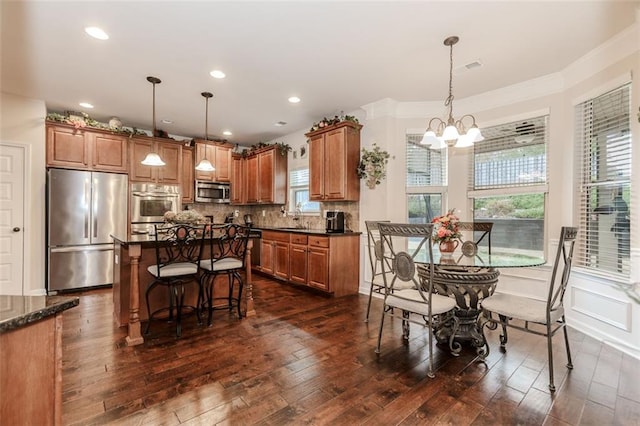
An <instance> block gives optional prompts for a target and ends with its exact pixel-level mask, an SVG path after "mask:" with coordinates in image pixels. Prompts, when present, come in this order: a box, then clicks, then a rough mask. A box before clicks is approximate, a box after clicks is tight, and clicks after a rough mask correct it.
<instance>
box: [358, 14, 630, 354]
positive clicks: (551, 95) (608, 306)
mask: <svg viewBox="0 0 640 426" xmlns="http://www.w3.org/2000/svg"><path fill="white" fill-rule="evenodd" d="M638 16H639V17H638V18H637V19H636V25H634V26H633V27H632V28H629V29H628V30H625V31H623V32H622V33H620V34H619V35H617V36H616V37H614V38H613V39H611V40H609V41H608V42H607V43H605V44H604V45H603V46H600V47H599V48H598V49H596V50H594V51H593V52H590V53H589V54H587V55H585V57H583V58H581V59H579V60H578V61H576V62H575V63H574V64H572V65H570V66H569V67H567V68H566V69H564V70H558V72H557V73H555V74H552V75H548V76H545V77H542V78H539V79H535V80H531V81H527V82H523V83H520V84H517V85H514V86H510V87H504V88H502V89H499V90H496V91H493V92H489V93H484V94H481V95H478V96H474V97H472V98H466V99H461V100H456V101H455V103H456V105H455V106H456V115H459V116H461V115H463V114H466V113H473V114H474V116H475V117H476V119H477V120H478V122H479V123H480V124H481V126H492V125H496V124H500V123H506V122H510V121H515V120H518V119H524V118H529V117H533V116H538V115H544V114H549V117H550V119H549V140H550V142H549V155H548V170H549V194H548V205H547V220H546V226H545V233H546V235H545V237H546V238H545V241H546V242H547V253H548V255H547V257H548V258H552V257H553V254H555V251H556V247H557V243H558V235H559V232H560V227H561V226H563V225H571V224H575V223H576V222H577V211H576V208H575V206H576V199H575V197H576V194H577V192H576V183H575V182H576V181H575V177H576V173H575V172H574V170H575V167H574V140H573V138H574V123H573V121H574V120H573V115H574V105H575V104H577V103H578V101H583V100H586V99H587V98H589V97H593V96H597V95H599V94H602V93H605V92H606V91H608V90H610V89H613V88H615V87H618V86H619V85H621V84H622V83H624V82H628V81H630V80H631V75H635V76H637V75H640V50H639V48H640V30H639V28H640V25H639V24H638V23H640V12H639V13H638ZM468 76H471V74H468ZM467 78H470V77H467ZM454 91H455V88H454ZM632 99H634V100H635V101H634V103H633V106H632V113H633V119H632V126H631V127H632V128H631V130H632V136H633V138H634V140H636V141H637V140H639V139H640V124H639V123H638V120H637V118H636V114H637V111H638V106H639V104H638V101H637V100H638V99H640V82H639V81H637V79H636V80H634V81H633V83H632ZM363 108H364V109H365V111H366V112H367V118H366V121H365V122H364V123H363V124H364V128H363V146H368V145H369V144H370V143H369V142H373V141H376V142H377V143H378V145H381V146H382V147H384V149H386V150H387V151H388V152H389V153H390V154H391V155H392V156H395V159H393V160H391V161H390V163H389V165H388V175H389V176H388V178H387V180H386V181H385V182H383V184H382V185H380V186H378V187H377V188H376V189H375V190H373V191H371V190H367V189H365V190H364V192H363V194H362V196H361V201H360V220H361V221H362V222H361V227H360V228H361V229H365V228H364V226H363V225H364V221H365V220H376V219H390V220H393V221H404V220H406V218H407V211H406V210H407V206H406V191H405V182H404V178H405V152H404V150H405V134H406V133H408V132H411V133H413V132H414V131H415V130H419V129H424V128H425V127H426V125H427V121H428V118H429V117H434V116H437V117H444V116H445V112H444V107H443V106H442V105H438V104H434V103H429V102H424V103H399V102H395V101H394V100H391V99H384V100H381V101H378V102H375V103H373V104H370V105H365V106H364V107H363ZM422 131H424V130H422ZM635 145H637V144H636V143H634V146H635ZM469 151H470V150H468V149H466V150H465V149H458V150H456V149H451V150H450V152H449V186H448V204H447V205H448V208H452V207H455V208H456V209H457V210H458V211H459V214H460V216H461V217H462V219H463V220H466V219H469V218H471V217H472V214H471V211H470V205H469V202H468V198H467V194H466V191H467V182H468V177H467V172H468V170H469V167H468V162H469V161H470V159H469ZM633 155H634V158H633V162H634V167H633V170H634V171H633V173H634V174H633V176H632V180H633V192H632V196H631V204H630V210H631V212H632V213H631V214H632V218H631V223H636V224H637V223H640V221H638V218H639V211H640V201H639V200H640V198H639V197H638V195H639V194H640V155H638V153H637V152H635V150H634V152H633ZM362 250H363V251H364V254H363V256H361V257H362V262H361V269H362V273H361V276H363V277H366V279H364V280H363V281H362V282H361V284H360V288H361V292H368V289H369V282H368V278H369V276H370V273H369V265H368V261H365V257H366V241H365V239H364V238H363V244H362ZM630 263H631V265H632V271H631V280H630V281H628V282H624V283H620V282H616V281H614V280H612V279H607V278H606V277H600V278H594V277H593V276H592V275H587V274H585V273H584V272H581V271H580V270H579V269H578V268H575V267H574V269H573V273H572V278H571V282H570V288H569V289H568V290H567V294H566V301H565V307H567V310H568V311H567V320H568V322H569V323H570V324H571V325H572V326H573V327H575V328H577V329H579V330H581V331H583V332H585V333H587V334H589V335H591V336H594V337H596V338H598V339H601V340H603V341H605V342H606V343H608V344H611V345H612V346H615V347H617V348H619V349H621V350H623V351H625V352H627V353H629V354H631V355H633V356H636V357H640V305H638V304H637V303H634V302H633V301H631V300H630V299H629V298H628V297H627V296H626V294H624V292H622V291H620V289H619V288H620V287H619V286H620V285H623V286H624V285H628V284H629V282H633V281H640V228H639V227H632V239H631V262H630ZM501 273H502V275H501V279H500V283H499V286H498V290H499V291H504V292H511V293H520V294H527V295H532V296H536V297H541V298H542V297H544V295H545V293H544V291H543V290H542V285H543V284H544V283H545V277H546V276H547V275H548V273H549V268H548V267H541V268H526V269H523V268H520V269H515V270H514V269H505V270H503V271H501Z"/></svg>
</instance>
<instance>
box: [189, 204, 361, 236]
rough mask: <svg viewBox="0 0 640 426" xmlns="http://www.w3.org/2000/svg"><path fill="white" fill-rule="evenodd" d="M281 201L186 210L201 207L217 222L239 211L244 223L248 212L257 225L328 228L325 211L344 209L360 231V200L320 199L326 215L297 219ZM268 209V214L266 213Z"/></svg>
mask: <svg viewBox="0 0 640 426" xmlns="http://www.w3.org/2000/svg"><path fill="white" fill-rule="evenodd" d="M281 207H282V206H280V205H256V206H232V205H230V204H211V203H193V204H186V205H184V206H183V208H184V209H186V210H197V211H198V212H199V213H201V214H203V215H205V216H213V222H214V223H222V222H224V219H225V218H226V217H227V215H229V214H233V213H235V211H238V216H237V217H235V219H234V221H235V222H236V223H244V220H243V217H244V215H245V214H250V215H251V217H252V219H253V225H254V226H255V227H256V228H260V227H273V228H285V227H286V228H289V227H301V228H307V229H314V230H324V229H325V215H326V213H325V212H326V211H327V210H341V211H343V212H344V215H345V228H346V229H350V230H352V231H356V232H357V231H359V229H358V224H359V220H360V217H359V207H358V202H346V201H345V202H331V203H320V208H321V210H322V215H320V214H317V213H315V214H314V213H306V214H304V213H303V214H302V215H301V216H299V217H298V218H297V219H296V218H295V216H294V215H293V214H291V213H290V212H286V216H285V215H283V213H282V210H281ZM263 212H264V215H263Z"/></svg>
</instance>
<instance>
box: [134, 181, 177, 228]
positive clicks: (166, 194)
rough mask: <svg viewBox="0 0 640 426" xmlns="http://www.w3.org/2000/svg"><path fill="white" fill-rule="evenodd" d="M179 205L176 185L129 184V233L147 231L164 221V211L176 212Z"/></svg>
mask: <svg viewBox="0 0 640 426" xmlns="http://www.w3.org/2000/svg"><path fill="white" fill-rule="evenodd" d="M180 207H181V206H180V187H179V186H178V185H158V184H153V183H134V184H131V233H132V234H145V233H148V232H149V231H151V230H152V229H153V225H156V224H161V223H163V222H164V214H165V213H166V212H168V211H172V212H174V213H177V212H179V211H180Z"/></svg>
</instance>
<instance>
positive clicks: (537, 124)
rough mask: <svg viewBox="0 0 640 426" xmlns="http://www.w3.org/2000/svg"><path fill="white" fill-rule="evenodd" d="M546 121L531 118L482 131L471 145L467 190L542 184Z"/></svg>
mask: <svg viewBox="0 0 640 426" xmlns="http://www.w3.org/2000/svg"><path fill="white" fill-rule="evenodd" d="M547 119H548V116H542V117H535V118H531V119H527V120H521V121H515V122H511V123H506V124H501V125H498V126H493V127H488V128H484V129H482V134H483V136H484V138H485V139H484V140H483V141H482V142H478V143H476V144H474V146H473V158H474V161H473V162H472V163H471V166H472V173H470V174H469V178H470V179H471V182H470V185H469V187H470V189H471V190H476V191H477V190H483V189H495V188H508V187H516V186H517V187H523V186H534V185H546V183H547V140H548V132H547Z"/></svg>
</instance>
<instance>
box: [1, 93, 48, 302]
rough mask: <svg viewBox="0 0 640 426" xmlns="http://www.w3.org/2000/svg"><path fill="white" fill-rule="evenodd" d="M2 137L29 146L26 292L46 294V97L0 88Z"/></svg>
mask: <svg viewBox="0 0 640 426" xmlns="http://www.w3.org/2000/svg"><path fill="white" fill-rule="evenodd" d="M0 116H1V117H2V120H1V121H0V140H1V141H2V142H9V143H14V144H20V145H24V146H27V147H28V152H30V157H29V158H27V159H26V163H27V164H26V165H25V166H26V172H27V176H29V179H30V182H29V188H28V189H27V193H26V194H25V195H26V196H27V198H26V199H25V203H26V205H25V209H24V211H25V215H26V217H25V222H24V223H25V228H24V232H25V253H26V256H25V259H24V263H25V264H24V273H25V275H24V277H25V282H24V294H25V295H38V294H45V267H44V259H45V202H44V200H45V184H46V171H45V167H46V165H45V155H46V154H45V126H44V118H45V116H46V107H45V104H44V102H43V101H39V100H35V99H27V98H23V97H19V96H15V95H11V94H8V93H4V92H0Z"/></svg>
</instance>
